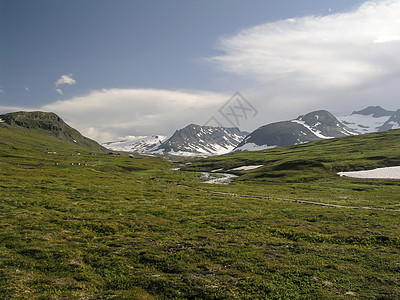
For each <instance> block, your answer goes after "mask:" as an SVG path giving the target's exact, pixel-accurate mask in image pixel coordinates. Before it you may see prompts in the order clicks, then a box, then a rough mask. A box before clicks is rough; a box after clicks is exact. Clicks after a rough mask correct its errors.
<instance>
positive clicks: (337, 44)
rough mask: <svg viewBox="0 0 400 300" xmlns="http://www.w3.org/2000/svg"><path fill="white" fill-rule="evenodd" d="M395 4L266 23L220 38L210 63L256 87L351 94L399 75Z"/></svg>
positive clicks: (399, 27) (398, 6) (399, 26)
mask: <svg viewBox="0 0 400 300" xmlns="http://www.w3.org/2000/svg"><path fill="white" fill-rule="evenodd" d="M399 16H400V1H399V0H396V1H394V0H386V1H369V2H366V3H364V4H363V5H361V6H360V7H358V8H357V9H356V10H354V11H352V12H348V13H342V14H330V15H327V16H323V17H321V16H306V17H302V18H297V19H287V20H282V21H277V22H273V23H266V24H263V25H259V26H255V27H252V28H249V29H246V30H243V31H241V32H240V33H239V34H237V35H235V36H232V37H228V38H222V39H221V40H220V41H219V45H218V48H219V49H220V50H222V51H224V54H223V55H220V56H216V57H213V58H212V59H211V60H212V61H213V62H215V63H217V65H218V66H219V68H220V69H222V70H223V71H225V72H228V73H234V74H237V75H240V76H244V77H248V78H252V79H253V80H255V81H258V82H259V83H271V82H272V83H274V82H275V81H277V80H279V81H282V80H287V82H288V83H290V84H293V85H296V86H297V87H307V88H308V89H309V88H310V87H311V88H313V89H332V88H334V89H336V88H354V87H359V86H361V85H363V84H368V83H371V82H375V81H377V80H381V79H382V78H385V77H386V76H391V75H392V74H394V73H396V72H398V71H399V70H400V57H399V55H398V53H400V42H399V40H400V38H399V37H400V17H399Z"/></svg>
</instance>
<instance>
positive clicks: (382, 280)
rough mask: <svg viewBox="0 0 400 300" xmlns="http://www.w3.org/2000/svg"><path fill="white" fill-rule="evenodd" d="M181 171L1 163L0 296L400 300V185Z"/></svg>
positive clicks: (96, 162)
mask: <svg viewBox="0 0 400 300" xmlns="http://www.w3.org/2000/svg"><path fill="white" fill-rule="evenodd" d="M77 159H79V161H80V163H81V164H80V165H79V166H78V165H76V164H75V165H73V166H72V165H71V161H72V160H74V161H77ZM85 164H87V165H86V166H85ZM180 164H182V163H171V162H167V161H166V160H164V159H162V158H157V157H144V156H141V157H138V158H135V159H132V158H129V156H128V155H121V156H105V155H93V154H89V153H81V155H80V156H79V158H78V157H76V156H72V155H70V156H67V155H61V154H60V155H59V154H51V155H50V154H43V155H42V156H37V157H33V156H31V155H23V156H21V155H17V156H10V155H9V156H5V155H4V156H2V157H1V159H0V170H1V173H0V298H2V299H35V298H37V299H39V298H40V299H347V298H350V297H351V298H352V299H398V298H399V297H400V264H399V262H400V238H399V236H398V233H399V232H400V223H399V217H400V212H399V211H398V210H399V208H400V188H399V183H398V181H390V180H387V181H371V180H362V179H348V178H340V177H339V176H337V177H332V178H321V179H319V180H315V181H309V182H298V183H290V182H270V183H265V182H262V183H260V182H257V181H245V182H243V181H240V180H239V181H235V180H234V181H233V183H232V184H231V185H219V184H217V185H210V184H205V183H202V181H204V178H201V176H200V173H197V172H188V171H175V170H171V169H172V168H176V167H180ZM240 195H246V196H243V197H242V196H240ZM284 199H292V200H293V201H282V200H284ZM302 201H303V202H302ZM307 202H318V203H320V204H326V206H321V205H307V204H309V203H307ZM332 205H335V206H332ZM341 206H353V207H360V208H362V207H370V208H373V209H348V208H345V207H341Z"/></svg>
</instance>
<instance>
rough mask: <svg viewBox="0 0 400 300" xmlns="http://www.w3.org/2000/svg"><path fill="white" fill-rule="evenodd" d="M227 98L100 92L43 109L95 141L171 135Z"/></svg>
mask: <svg viewBox="0 0 400 300" xmlns="http://www.w3.org/2000/svg"><path fill="white" fill-rule="evenodd" d="M229 96H230V95H224V94H217V93H212V92H204V91H170V90H156V89H103V90H97V91H92V92H91V93H89V94H88V95H85V96H79V97H74V98H72V99H69V100H63V101H57V102H54V103H51V104H48V105H45V106H43V107H42V108H41V109H42V110H45V111H53V112H55V113H57V114H59V115H60V116H61V117H62V118H63V119H65V120H66V121H67V122H68V123H69V124H70V125H71V126H73V127H75V128H77V129H79V130H80V131H81V132H82V133H83V134H84V135H87V136H89V137H91V138H93V139H95V140H97V141H100V142H104V141H110V140H113V139H117V138H119V137H122V136H127V135H151V134H162V135H168V134H172V133H173V132H174V131H175V130H176V129H179V128H181V127H184V126H186V125H188V124H190V123H205V122H206V121H207V120H208V119H209V118H210V117H211V114H213V113H214V112H215V111H217V109H218V108H219V107H220V106H221V105H222V104H223V103H224V102H225V101H227V100H228V99H229Z"/></svg>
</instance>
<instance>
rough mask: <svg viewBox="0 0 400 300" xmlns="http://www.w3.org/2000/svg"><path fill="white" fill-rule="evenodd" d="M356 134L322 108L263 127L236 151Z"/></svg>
mask: <svg viewBox="0 0 400 300" xmlns="http://www.w3.org/2000/svg"><path fill="white" fill-rule="evenodd" d="M356 134H357V133H356V132H354V131H352V130H351V129H350V128H348V127H346V126H344V125H343V124H342V123H340V122H339V121H338V120H337V119H336V118H335V117H334V116H333V115H332V114H331V113H330V112H328V111H326V110H318V111H314V112H311V113H308V114H306V115H302V116H299V117H298V118H297V119H294V120H291V121H282V122H276V123H271V124H268V125H264V126H261V127H260V128H258V129H256V130H255V131H253V132H252V133H251V134H250V135H248V136H247V137H246V138H245V140H244V141H243V142H242V143H240V144H239V145H238V147H237V148H236V149H235V151H251V150H253V151H254V150H263V149H268V148H271V147H278V146H287V145H294V144H301V143H307V142H311V141H316V140H319V139H329V138H334V137H341V136H348V135H356Z"/></svg>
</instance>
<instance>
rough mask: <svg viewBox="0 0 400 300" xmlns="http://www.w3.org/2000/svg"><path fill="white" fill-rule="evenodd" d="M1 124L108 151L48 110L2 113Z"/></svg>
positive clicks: (0, 116)
mask: <svg viewBox="0 0 400 300" xmlns="http://www.w3.org/2000/svg"><path fill="white" fill-rule="evenodd" d="M0 120H2V123H0V125H3V127H4V126H5V125H11V128H13V127H19V128H25V129H30V131H31V132H35V133H40V134H43V135H47V136H51V137H55V138H57V139H59V140H62V141H64V142H70V143H73V144H76V145H78V146H82V147H85V148H88V149H91V150H98V151H106V149H105V148H103V147H102V146H100V145H99V144H98V143H97V142H95V141H93V140H91V139H89V138H87V137H84V136H82V135H81V134H80V133H79V132H78V131H77V130H76V129H74V128H72V127H71V126H69V125H68V124H66V123H65V122H64V121H63V120H62V119H61V118H60V117H59V116H57V115H56V114H55V113H48V112H41V111H35V112H22V111H21V112H13V113H8V114H4V115H0Z"/></svg>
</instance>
